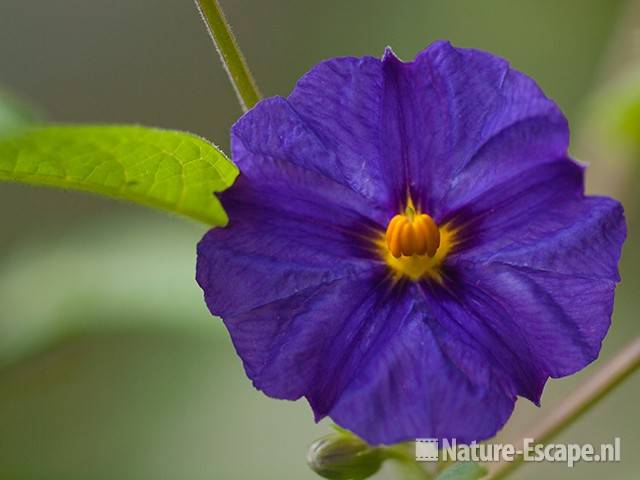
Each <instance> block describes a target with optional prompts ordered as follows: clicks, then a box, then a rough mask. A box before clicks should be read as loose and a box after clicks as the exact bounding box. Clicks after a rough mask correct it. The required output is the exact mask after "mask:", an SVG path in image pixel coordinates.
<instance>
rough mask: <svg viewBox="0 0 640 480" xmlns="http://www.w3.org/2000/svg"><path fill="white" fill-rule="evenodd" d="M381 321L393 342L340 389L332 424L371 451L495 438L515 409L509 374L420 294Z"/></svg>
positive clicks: (375, 351) (379, 347)
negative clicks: (408, 443) (424, 441)
mask: <svg viewBox="0 0 640 480" xmlns="http://www.w3.org/2000/svg"><path fill="white" fill-rule="evenodd" d="M414 287H415V285H414ZM373 318H375V317H373ZM383 318H384V321H385V322H386V323H387V324H391V325H393V328H392V329H391V330H387V332H389V333H393V334H387V335H385V336H380V337H379V338H378V340H377V342H376V343H375V344H373V345H372V349H371V351H370V352H369V353H368V355H367V356H366V357H364V359H363V360H361V362H360V365H359V368H358V370H357V374H355V373H354V374H352V379H351V381H350V382H349V383H348V384H346V385H344V386H343V387H342V393H341V395H340V396H339V397H338V399H337V401H336V403H335V405H333V407H332V408H331V410H330V413H329V415H330V416H331V418H332V419H333V420H335V421H336V422H337V423H338V424H339V425H341V426H343V427H345V428H348V429H350V430H352V431H354V432H355V433H357V434H358V435H360V436H361V437H363V438H364V439H365V440H367V441H368V442H370V443H372V444H378V443H396V442H400V441H405V440H408V439H412V438H419V437H429V438H439V439H442V438H449V439H451V438H456V439H457V440H458V441H460V442H471V441H474V440H481V439H485V438H489V437H491V436H493V435H495V433H496V432H497V431H498V430H499V429H500V428H501V427H502V425H504V423H505V422H506V420H507V419H508V418H509V416H510V414H511V411H512V409H513V406H514V402H515V394H514V393H512V391H513V387H512V385H511V381H510V379H509V378H508V377H507V376H505V374H504V372H502V371H501V370H499V369H495V368H494V366H493V365H492V363H491V362H489V361H488V360H487V358H486V357H485V356H484V355H483V354H481V353H480V352H478V351H477V350H476V349H475V347H474V345H469V344H465V343H463V342H460V341H459V339H458V338H456V337H455V336H452V335H451V334H450V332H448V331H447V330H446V329H443V328H442V326H441V325H440V323H439V320H438V319H437V317H436V316H435V315H434V311H433V310H432V309H431V308H430V307H429V306H428V305H427V304H426V303H425V302H424V301H423V300H420V296H419V295H417V294H416V293H415V292H407V294H406V295H405V296H404V297H402V298H401V299H400V300H397V301H396V306H395V308H393V310H391V311H390V312H388V313H385V314H384V315H383ZM346 366H347V368H348V366H349V364H348V363H347V364H346ZM315 395H317V393H315V392H314V393H313V394H312V396H311V398H310V401H311V402H312V404H314V403H315V402H317V400H316V398H315Z"/></svg>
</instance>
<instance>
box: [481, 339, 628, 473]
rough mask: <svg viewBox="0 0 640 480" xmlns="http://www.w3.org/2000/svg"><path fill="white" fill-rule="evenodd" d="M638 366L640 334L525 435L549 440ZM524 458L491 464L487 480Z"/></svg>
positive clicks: (543, 440) (540, 440)
mask: <svg viewBox="0 0 640 480" xmlns="http://www.w3.org/2000/svg"><path fill="white" fill-rule="evenodd" d="M638 367H640V337H638V338H636V339H635V340H633V341H632V342H631V343H629V344H628V345H627V346H625V347H624V348H623V349H622V350H620V351H619V352H618V353H617V354H616V355H615V356H614V357H613V358H612V359H611V360H609V362H608V363H606V364H605V366H604V367H602V368H601V369H600V370H598V371H597V372H596V373H595V374H594V375H592V376H591V377H590V378H588V379H587V380H586V381H585V382H584V383H583V384H582V385H581V386H579V387H578V389H577V390H575V391H574V392H573V393H572V394H571V395H569V396H568V397H567V398H566V399H565V400H564V401H562V402H561V403H560V405H558V407H557V408H556V409H555V410H554V411H553V412H551V414H550V415H549V416H547V417H546V418H545V419H544V420H543V421H542V422H541V423H540V424H539V425H537V426H536V427H535V428H534V429H533V430H532V431H531V432H530V433H528V434H527V435H525V438H532V439H533V440H534V442H535V443H536V444H543V443H546V442H547V441H549V440H550V439H552V438H553V437H555V436H556V435H558V434H559V433H560V432H561V431H563V430H564V429H565V428H567V427H568V426H569V425H571V424H572V423H573V422H575V421H576V420H577V419H578V418H580V417H581V416H582V415H583V414H584V413H585V412H587V411H588V410H589V409H590V408H591V407H593V406H594V405H595V404H596V403H598V401H600V400H602V399H603V398H604V397H605V396H606V395H607V394H608V393H609V392H611V391H612V390H613V389H614V388H615V387H616V386H618V385H619V384H620V383H621V382H622V381H623V380H625V379H626V378H627V377H629V375H631V374H632V373H633V372H634V371H636V370H637V369H638ZM520 446H521V445H520ZM522 461H523V456H522V455H519V456H517V457H515V458H514V459H513V461H512V462H499V463H496V464H493V465H489V466H488V468H489V476H488V477H487V479H490V480H498V479H502V478H505V477H506V476H507V475H509V474H510V473H511V472H512V471H513V470H515V469H516V468H518V467H519V466H520V465H522Z"/></svg>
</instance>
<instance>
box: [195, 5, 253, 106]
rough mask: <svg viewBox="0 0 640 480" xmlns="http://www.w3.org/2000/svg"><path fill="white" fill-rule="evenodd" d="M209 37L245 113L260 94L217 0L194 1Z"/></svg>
mask: <svg viewBox="0 0 640 480" xmlns="http://www.w3.org/2000/svg"><path fill="white" fill-rule="evenodd" d="M195 1H196V6H197V7H198V11H199V12H200V15H202V19H203V20H204V23H205V25H206V26H207V30H208V31H209V35H211V39H212V40H213V43H214V44H215V46H216V49H217V50H218V54H220V60H222V64H223V65H224V68H225V70H226V71H227V73H228V74H229V80H231V83H232V85H233V88H234V89H235V91H236V95H237V96H238V101H239V102H240V106H241V107H242V111H244V112H246V111H247V110H249V109H250V108H251V107H253V106H254V105H255V104H256V103H257V102H258V100H260V98H261V96H260V92H259V91H258V87H257V86H256V82H255V80H254V79H253V76H252V75H251V71H250V70H249V67H248V66H247V62H246V60H245V59H244V56H243V55H242V52H241V51H240V48H239V47H238V43H237V42H236V39H235V37H234V35H233V32H231V28H230V27H229V23H228V22H227V19H226V18H225V16H224V13H222V9H221V8H220V4H219V3H218V0H195Z"/></svg>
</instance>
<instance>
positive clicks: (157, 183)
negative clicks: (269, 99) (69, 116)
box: [0, 126, 238, 225]
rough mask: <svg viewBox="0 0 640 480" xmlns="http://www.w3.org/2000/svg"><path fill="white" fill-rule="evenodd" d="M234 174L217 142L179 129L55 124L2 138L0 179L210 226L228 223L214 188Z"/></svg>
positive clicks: (229, 182)
mask: <svg viewBox="0 0 640 480" xmlns="http://www.w3.org/2000/svg"><path fill="white" fill-rule="evenodd" d="M237 175H238V169H237V168H236V166H235V165H234V164H233V163H232V162H231V161H230V160H229V159H227V157H226V156H225V155H224V154H223V153H222V152H221V151H220V150H218V149H217V148H216V147H215V146H214V145H212V144H211V143H209V142H207V141H206V140H204V139H202V138H200V137H198V136H196V135H192V134H189V133H184V132H175V131H166V130H158V129H153V128H144V127H139V126H53V127H44V128H36V129H32V130H29V131H27V132H25V133H23V134H21V135H19V136H15V137H11V138H7V139H5V140H1V141H0V181H14V182H21V183H27V184H32V185H44V186H51V187H60V188H72V189H77V190H84V191H88V192H94V193H99V194H102V195H107V196H110V197H114V198H119V199H124V200H130V201H133V202H136V203H140V204H143V205H147V206H151V207H157V208H161V209H164V210H168V211H171V212H175V213H180V214H182V215H186V216H189V217H192V218H195V219H196V220H200V221H203V222H205V223H208V224H213V225H226V223H227V221H228V218H227V215H226V213H225V212H224V210H223V209H222V206H221V204H220V202H219V200H218V199H217V198H216V197H215V196H214V195H213V193H214V192H221V191H223V190H225V189H227V188H228V187H229V186H231V185H232V184H233V181H234V180H235V178H236V177H237Z"/></svg>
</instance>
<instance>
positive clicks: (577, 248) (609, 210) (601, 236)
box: [450, 160, 626, 281]
mask: <svg viewBox="0 0 640 480" xmlns="http://www.w3.org/2000/svg"><path fill="white" fill-rule="evenodd" d="M582 186H583V170H582V168H581V167H580V166H579V165H577V164H575V163H574V162H572V161H569V160H566V161H562V162H554V163H553V164H546V165H540V166H538V167H535V168H533V169H530V170H529V171H526V172H524V173H523V174H521V175H520V176H518V177H517V178H515V179H513V181H511V182H509V183H508V184H504V185H500V186H498V187H496V188H494V189H491V190H488V191H487V192H485V193H484V194H483V195H481V196H479V197H478V198H476V199H474V201H473V202H472V203H471V204H469V205H465V206H464V207H463V208H461V209H460V210H458V211H456V212H454V213H453V216H452V219H453V221H454V223H456V224H457V225H459V228H460V230H459V240H460V241H461V242H462V243H461V244H460V245H459V247H458V249H457V252H456V253H455V255H453V256H452V258H451V259H450V262H451V263H452V264H455V263H456V262H457V261H458V260H464V261H467V262H468V261H471V262H476V263H490V262H500V263H506V264H510V265H515V266H520V267H524V268H531V269H536V270H541V271H549V272H555V273H558V274H563V275H565V276H568V277H575V278H577V277H586V278H600V279H607V280H611V281H618V280H619V275H618V260H619V259H620V252H621V249H622V243H623V242H624V239H625V237H626V226H625V221H624V212H623V209H622V206H621V205H620V204H619V203H618V202H616V201H615V200H612V199H610V198H605V197H589V196H584V195H583V193H582ZM567 281H570V280H567Z"/></svg>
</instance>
